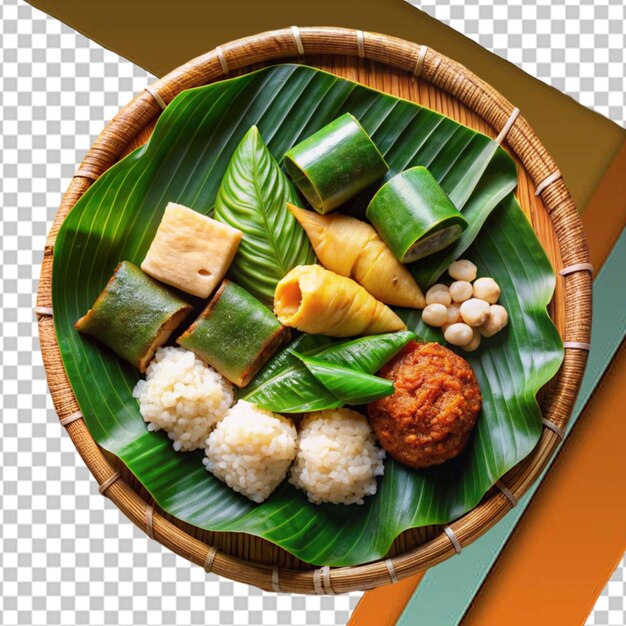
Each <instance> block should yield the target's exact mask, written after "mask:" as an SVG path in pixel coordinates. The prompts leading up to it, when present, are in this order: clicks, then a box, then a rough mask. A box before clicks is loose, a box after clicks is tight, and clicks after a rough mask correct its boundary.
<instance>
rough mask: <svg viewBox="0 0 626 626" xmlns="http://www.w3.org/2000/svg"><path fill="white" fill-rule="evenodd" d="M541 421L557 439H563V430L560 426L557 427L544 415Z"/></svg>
mask: <svg viewBox="0 0 626 626" xmlns="http://www.w3.org/2000/svg"><path fill="white" fill-rule="evenodd" d="M541 422H542V423H543V425H544V426H545V427H546V428H547V429H548V430H551V431H552V432H553V433H555V434H556V436H557V437H558V438H559V439H565V432H564V431H563V429H562V428H559V427H558V426H557V425H556V424H555V423H554V422H551V421H550V420H548V419H546V418H545V417H544V418H543V419H542V420H541Z"/></svg>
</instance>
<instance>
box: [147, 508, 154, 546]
mask: <svg viewBox="0 0 626 626" xmlns="http://www.w3.org/2000/svg"><path fill="white" fill-rule="evenodd" d="M153 522H154V506H153V505H152V504H149V505H148V506H147V507H146V535H148V537H150V539H154V528H153V526H152V524H153Z"/></svg>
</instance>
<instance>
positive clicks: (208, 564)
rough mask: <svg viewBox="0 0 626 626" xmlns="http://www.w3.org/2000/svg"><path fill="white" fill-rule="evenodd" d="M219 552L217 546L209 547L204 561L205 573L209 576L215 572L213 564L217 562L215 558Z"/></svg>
mask: <svg viewBox="0 0 626 626" xmlns="http://www.w3.org/2000/svg"><path fill="white" fill-rule="evenodd" d="M217 552H218V550H217V548H216V547H215V546H209V551H208V552H207V555H206V558H205V559H204V571H205V572H206V573H207V574H210V573H211V572H212V571H213V563H214V561H215V557H216V556H217Z"/></svg>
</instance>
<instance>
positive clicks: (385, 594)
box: [349, 572, 424, 626]
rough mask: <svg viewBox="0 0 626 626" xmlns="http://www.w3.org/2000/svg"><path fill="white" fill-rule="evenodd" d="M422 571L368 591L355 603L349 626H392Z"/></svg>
mask: <svg viewBox="0 0 626 626" xmlns="http://www.w3.org/2000/svg"><path fill="white" fill-rule="evenodd" d="M423 576H424V572H420V573H419V574H416V575H415V576H410V577H409V578H405V579H404V580H401V581H400V582H399V583H396V584H395V585H386V586H385V587H379V588H378V589H373V590H372V591H368V592H367V593H365V594H364V595H363V597H362V598H361V600H360V601H359V603H358V604H357V605H356V608H355V609H354V612H353V613H352V616H351V617H350V621H349V626H393V625H394V624H395V623H396V622H397V621H398V618H399V617H400V613H402V611H403V610H404V607H405V606H406V603H407V602H408V601H409V599H410V598H411V596H412V595H413V593H414V592H415V589H416V588H417V585H418V584H419V583H420V581H421V580H422V577H423Z"/></svg>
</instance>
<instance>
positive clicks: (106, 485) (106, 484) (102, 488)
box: [98, 472, 122, 496]
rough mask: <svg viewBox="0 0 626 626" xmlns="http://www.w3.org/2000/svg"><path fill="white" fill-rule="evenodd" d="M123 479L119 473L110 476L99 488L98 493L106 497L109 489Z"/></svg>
mask: <svg viewBox="0 0 626 626" xmlns="http://www.w3.org/2000/svg"><path fill="white" fill-rule="evenodd" d="M121 477H122V475H121V474H120V473H119V472H115V474H111V476H109V477H108V478H107V479H106V480H105V481H104V482H103V483H102V484H101V485H100V487H99V488H98V491H99V492H100V493H101V494H102V495H103V496H104V495H106V492H107V489H109V487H110V486H111V485H112V484H113V483H114V482H116V481H117V480H119V479H120V478H121Z"/></svg>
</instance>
